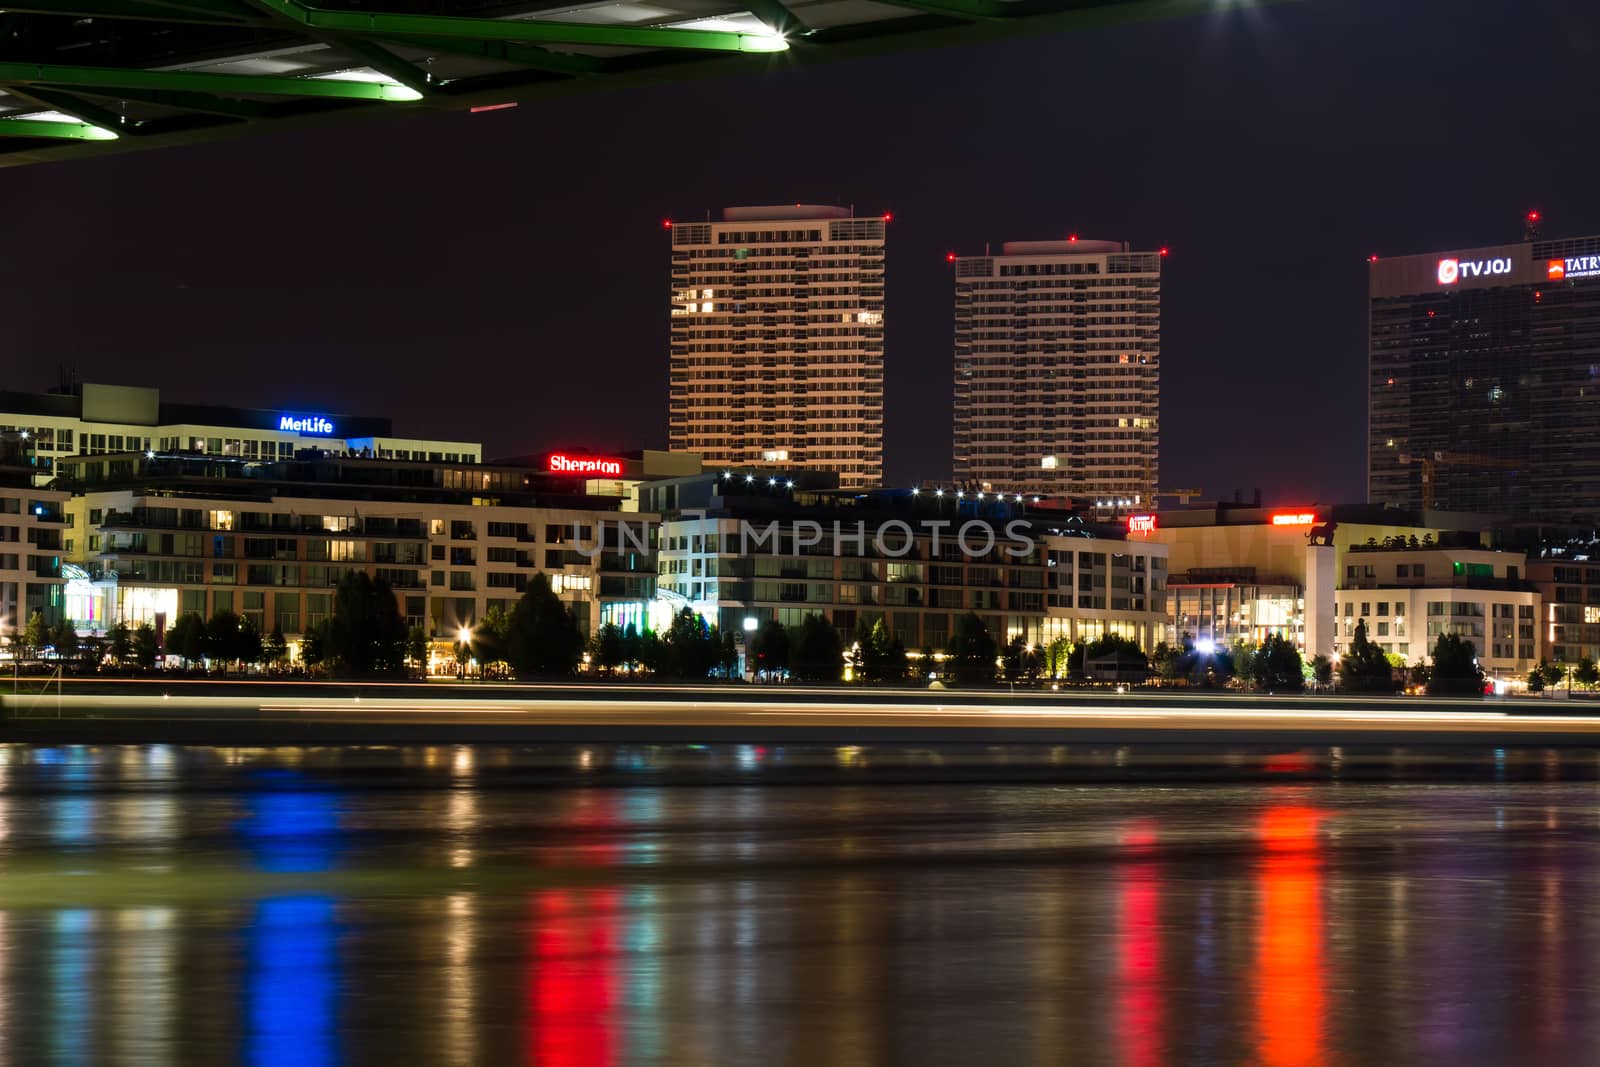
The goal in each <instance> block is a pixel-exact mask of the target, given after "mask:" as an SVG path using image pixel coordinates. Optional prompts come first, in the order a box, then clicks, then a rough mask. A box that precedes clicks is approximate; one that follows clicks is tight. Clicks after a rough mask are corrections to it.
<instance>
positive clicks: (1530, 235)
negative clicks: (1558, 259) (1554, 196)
mask: <svg viewBox="0 0 1600 1067" xmlns="http://www.w3.org/2000/svg"><path fill="white" fill-rule="evenodd" d="M1522 239H1523V240H1524V241H1537V240H1538V239H1539V213H1538V212H1537V211H1530V212H1528V213H1527V214H1526V215H1524V216H1522Z"/></svg>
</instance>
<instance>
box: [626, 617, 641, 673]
mask: <svg viewBox="0 0 1600 1067" xmlns="http://www.w3.org/2000/svg"><path fill="white" fill-rule="evenodd" d="M643 648H644V638H643V637H641V636H640V635H639V628H638V627H637V626H634V625H633V624H632V623H629V624H628V625H626V626H624V627H623V628H622V665H623V666H624V667H626V668H628V669H629V670H630V671H631V670H633V669H634V668H636V667H638V666H639V657H640V653H641V651H642V650H643Z"/></svg>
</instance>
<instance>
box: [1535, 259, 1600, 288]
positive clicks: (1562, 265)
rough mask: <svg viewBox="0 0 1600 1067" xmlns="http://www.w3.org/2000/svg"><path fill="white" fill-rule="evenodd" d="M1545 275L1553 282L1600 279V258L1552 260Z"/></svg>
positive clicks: (1546, 266) (1546, 268)
mask: <svg viewBox="0 0 1600 1067" xmlns="http://www.w3.org/2000/svg"><path fill="white" fill-rule="evenodd" d="M1545 274H1546V275H1547V276H1548V277H1549V279H1550V280H1551V281H1553V282H1559V281H1561V280H1562V279H1564V278H1597V277H1600V256H1568V257H1567V258H1565V259H1552V260H1550V261H1549V263H1547V264H1546V265H1545Z"/></svg>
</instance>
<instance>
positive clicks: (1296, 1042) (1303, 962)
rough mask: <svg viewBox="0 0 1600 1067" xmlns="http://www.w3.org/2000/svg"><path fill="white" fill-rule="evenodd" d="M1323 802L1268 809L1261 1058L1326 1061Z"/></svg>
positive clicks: (1277, 1064) (1293, 1063)
mask: <svg viewBox="0 0 1600 1067" xmlns="http://www.w3.org/2000/svg"><path fill="white" fill-rule="evenodd" d="M1325 817H1326V815H1325V813H1324V812H1322V811H1320V810H1319V809H1317V808H1311V807H1305V806H1303V805H1297V804H1280V805H1277V806H1274V807H1271V808H1268V809H1267V810H1266V811H1265V812H1263V813H1262V815H1261V823H1260V826H1259V827H1258V829H1257V833H1258V835H1259V836H1260V838H1261V842H1262V845H1263V847H1264V848H1265V849H1266V853H1267V854H1266V856H1265V857H1263V859H1262V861H1261V865H1260V868H1259V874H1258V879H1259V884H1260V893H1261V916H1260V919H1259V921H1258V923H1257V929H1258V931H1259V933H1258V938H1259V942H1258V957H1257V965H1256V991H1255V1000H1256V1027H1257V1032H1258V1036H1259V1039H1260V1049H1259V1053H1260V1056H1259V1060H1258V1062H1260V1063H1262V1064H1266V1065H1270V1067H1316V1065H1318V1064H1320V1063H1322V1062H1323V1055H1322V1023H1323V1016H1324V1014H1325V1005H1324V992H1323V966H1324V963H1323V958H1322V936H1323V929H1322V927H1323V916H1322V858H1321V855H1320V851H1321V840H1320V838H1319V836H1318V826H1319V824H1320V823H1321V822H1322V820H1323V819H1324V818H1325Z"/></svg>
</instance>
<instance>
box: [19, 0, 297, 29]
mask: <svg viewBox="0 0 1600 1067" xmlns="http://www.w3.org/2000/svg"><path fill="white" fill-rule="evenodd" d="M4 10H5V11H6V12H8V13H10V14H17V15H63V16H67V17H70V18H88V19H132V20H134V21H139V22H199V23H206V24H208V25H213V26H247V25H250V24H251V23H259V22H262V21H265V20H264V19H263V18H261V17H260V16H258V15H255V14H253V13H252V12H249V11H246V10H244V9H242V8H239V7H238V6H236V5H233V4H220V3H219V4H216V5H214V6H207V7H205V8H198V7H188V6H185V7H181V8H179V7H162V6H160V5H158V4H155V3H140V2H138V0H17V2H16V3H15V4H12V3H7V4H6V5H5V8H4Z"/></svg>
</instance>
